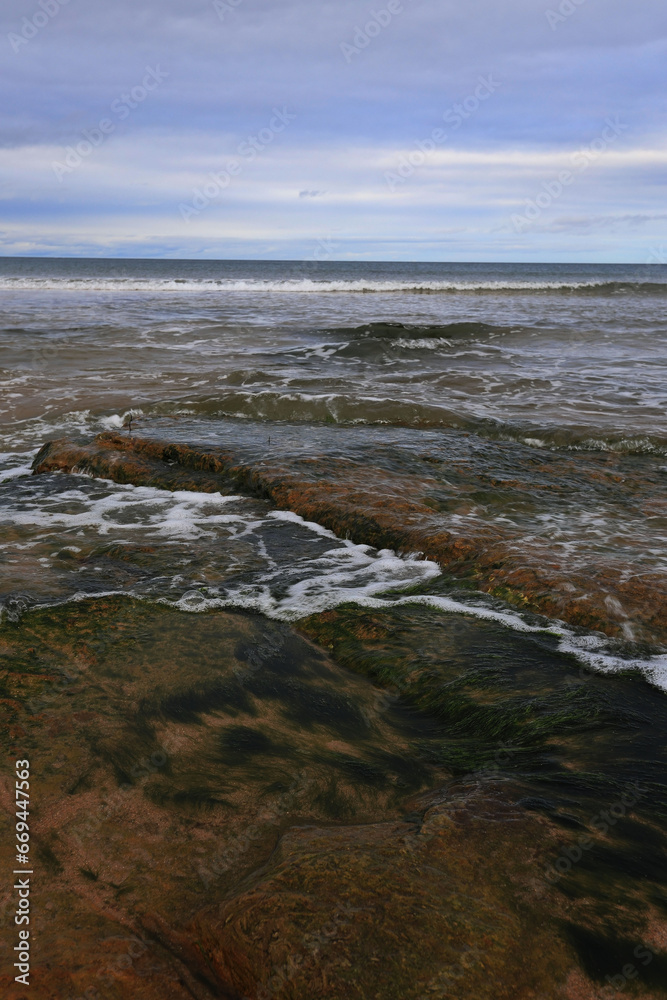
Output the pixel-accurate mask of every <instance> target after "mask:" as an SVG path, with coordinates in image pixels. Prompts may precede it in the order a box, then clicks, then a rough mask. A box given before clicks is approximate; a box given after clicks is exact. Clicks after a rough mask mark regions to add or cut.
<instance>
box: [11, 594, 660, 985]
mask: <svg viewBox="0 0 667 1000" xmlns="http://www.w3.org/2000/svg"><path fill="white" fill-rule="evenodd" d="M302 628H303V631H304V632H307V633H308V635H309V636H310V637H312V638H313V639H315V640H316V641H317V642H319V643H320V644H321V645H320V647H318V646H316V645H314V644H313V642H312V639H308V638H304V637H303V636H302V635H299V634H297V633H295V632H294V631H293V630H292V629H290V628H288V627H286V626H284V625H280V624H277V623H274V622H269V621H267V620H266V619H264V618H262V617H261V616H259V615H255V614H249V613H241V612H210V613H204V614H198V615H192V614H188V613H185V612H183V611H177V610H174V609H170V608H167V607H164V606H159V605H155V604H149V603H146V602H139V601H136V600H132V599H129V598H124V597H113V598H98V599H94V600H86V601H81V602H77V603H72V604H68V605H64V606H60V607H54V608H42V609H35V610H32V611H29V612H28V613H26V614H24V615H23V616H22V617H20V618H19V620H18V621H15V622H10V621H5V622H4V623H3V625H2V628H1V629H0V669H1V671H2V675H1V676H2V683H3V690H2V694H3V697H2V699H1V700H0V711H1V712H2V715H3V723H4V724H3V727H2V743H3V753H4V755H5V760H6V761H7V762H9V764H10V770H11V768H12V767H13V762H14V760H15V759H18V758H29V759H30V761H31V768H32V772H33V778H32V785H31V796H32V802H31V835H32V838H33V840H32V845H33V851H34V859H35V869H36V873H37V876H36V893H35V902H34V911H35V921H34V925H33V928H34V930H33V934H34V955H33V966H32V969H33V977H32V982H31V986H30V988H29V990H25V989H22V988H20V987H19V988H17V987H16V984H13V983H12V980H11V976H10V975H8V974H6V973H3V976H4V978H1V979H0V984H1V985H2V989H3V995H4V996H8V997H10V998H13V1000H18V998H19V997H21V998H22V997H34V998H36V1000H46V998H49V1000H52V998H57V1000H68V998H70V997H72V998H78V997H86V998H87V1000H121V998H127V997H133V998H140V1000H144V998H145V1000H165V998H166V1000H172V998H173V1000H181V998H186V997H188V998H190V997H196V998H201V1000H204V998H212V997H216V998H225V997H228V998H242V997H246V998H253V1000H255V998H256V1000H269V998H274V997H275V998H285V1000H288V998H289V1000H309V998H311V997H312V996H323V997H332V998H337V1000H338V998H340V1000H343V998H348V997H350V998H355V1000H356V998H358V1000H366V998H368V997H371V998H377V1000H399V998H400V1000H402V998H406V1000H424V998H432V997H436V998H437V997H441V998H447V1000H454V998H456V1000H480V998H483V1000H485V998H488V1000H504V998H507V1000H511V998H521V1000H524V998H525V1000H529V998H531V1000H533V998H536V997H539V998H545V1000H550V998H554V1000H556V998H562V1000H578V998H581V997H585V998H591V1000H592V998H599V997H606V996H609V995H610V994H609V992H608V991H607V993H605V989H607V987H608V985H609V983H608V981H609V980H613V981H615V982H617V983H618V981H619V977H623V979H624V981H626V978H627V977H626V973H627V971H628V969H629V967H630V965H633V967H635V966H636V970H635V971H636V972H637V976H635V977H631V980H630V979H627V982H630V981H632V988H633V989H634V990H637V991H638V993H639V994H640V995H642V996H644V997H655V998H659V997H665V996H667V991H666V990H665V988H664V984H665V982H667V979H665V969H666V968H667V958H666V953H667V921H666V916H667V894H666V888H667V864H666V862H665V857H666V856H665V852H664V845H665V840H664V834H663V833H662V831H661V824H662V820H663V819H664V817H665V815H666V813H667V791H666V786H667V782H666V781H665V770H666V768H667V762H666V761H665V753H664V738H663V733H664V731H665V729H664V727H665V726H667V717H666V713H667V708H666V706H667V702H665V699H664V698H663V697H662V696H661V695H660V694H659V693H657V692H655V691H654V690H652V689H651V688H649V687H648V686H646V685H643V684H641V683H633V682H631V681H629V680H628V679H623V678H620V679H618V680H613V679H610V680H607V679H603V680H600V679H596V678H584V679H582V678H581V677H579V676H578V672H577V671H576V670H575V667H574V665H573V664H572V663H571V662H570V661H568V660H567V658H565V657H562V656H560V655H558V654H557V653H555V652H554V651H553V650H550V649H549V646H548V639H546V638H544V637H542V638H540V639H535V640H534V639H530V638H525V637H517V636H516V635H514V634H512V633H510V632H508V631H506V630H505V631H503V630H502V629H500V628H499V627H497V626H491V625H488V624H484V623H480V622H475V621H474V620H471V619H470V620H469V619H465V618H464V619H460V618H459V617H458V616H456V617H455V618H454V617H449V616H444V615H440V614H438V613H437V612H434V611H432V610H430V609H429V610H424V609H415V608H407V607H405V606H404V607H402V608H399V609H393V610H392V611H387V612H382V613H376V612H373V613H370V612H368V611H364V610H363V609H359V608H347V609H346V608H343V609H340V610H339V611H337V612H331V613H328V614H326V615H318V616H313V617H312V618H310V619H309V620H308V621H306V622H303V623H302ZM322 647H324V648H322ZM325 649H326V651H325ZM349 667H351V668H352V670H350V669H348V668H349ZM353 671H354V672H353ZM377 684H381V685H382V687H378V686H376V685H377ZM607 684H608V685H609V687H608V688H607V687H603V685H607ZM648 719H650V720H651V721H650V722H648V721H647V720H648ZM632 782H635V783H639V787H638V788H637V789H636V794H635V798H634V800H633V802H632V804H628V805H624V806H623V807H622V809H623V814H622V817H617V815H616V814H617V813H618V812H619V807H618V803H619V802H621V801H622V799H621V797H620V796H622V795H623V794H626V799H625V801H626V803H628V802H629V801H630V800H629V799H628V798H627V795H628V794H629V793H628V789H629V788H630V786H631V784H632ZM4 787H5V794H6V799H5V802H6V805H8V803H9V786H7V785H5V786H4ZM605 810H606V811H610V812H611V818H613V819H614V822H613V823H612V822H611V819H610V823H609V824H607V829H606V831H605V832H602V828H601V827H600V825H599V823H598V824H597V826H596V824H595V822H594V820H596V819H599V817H600V816H601V815H602V812H603V811H605ZM614 810H616V812H614ZM8 811H9V810H8ZM585 837H586V838H589V839H590V842H591V844H590V846H586V847H583V846H578V845H580V844H581V842H582V838H585ZM11 846H12V845H11V842H10V838H9V837H5V838H3V839H2V848H1V849H0V854H1V855H2V859H3V867H4V869H5V870H6V871H10V870H11V869H12V857H11V853H10V852H11ZM577 852H578V854H577ZM572 859H574V860H572ZM2 906H3V909H2V913H3V919H4V924H5V928H6V929H7V930H8V929H9V927H10V924H11V917H12V899H11V893H6V894H5V896H4V897H3V900H2ZM9 936H10V937H11V934H10V935H9ZM7 940H8V938H7V936H5V941H7ZM6 953H7V952H6ZM639 955H641V956H643V957H638V956H639ZM628 956H629V957H628ZM647 956H648V959H647ZM623 969H626V973H624V972H623Z"/></svg>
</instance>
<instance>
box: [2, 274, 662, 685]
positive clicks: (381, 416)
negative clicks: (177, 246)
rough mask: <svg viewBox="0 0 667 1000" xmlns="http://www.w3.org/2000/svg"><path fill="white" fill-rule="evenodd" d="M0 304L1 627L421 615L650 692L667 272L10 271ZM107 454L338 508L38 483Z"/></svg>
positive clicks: (658, 575) (657, 587) (655, 662)
mask: <svg viewBox="0 0 667 1000" xmlns="http://www.w3.org/2000/svg"><path fill="white" fill-rule="evenodd" d="M0 292H1V295H2V299H1V306H0V308H1V310H2V326H1V329H0V380H1V384H2V394H1V397H0V508H1V516H2V526H3V527H2V540H1V542H0V599H1V600H2V603H3V608H4V613H5V615H6V616H8V617H9V619H11V620H18V619H19V618H20V617H21V616H22V615H23V614H25V613H27V611H28V610H29V609H31V608H34V607H35V606H36V605H41V604H58V603H62V602H68V601H72V600H80V599H81V598H84V597H90V596H95V595H101V594H118V593H121V594H134V595H136V596H139V597H141V598H142V599H144V600H147V601H150V602H158V603H165V602H166V603H170V604H173V605H174V606H178V607H181V608H186V609H187V610H190V611H193V612H197V611H205V610H207V609H211V608H216V607H218V608H219V607H234V608H238V607H241V608H247V609H251V610H254V611H259V612H260V613H262V614H264V615H266V616H267V617H269V618H273V619H279V620H284V621H297V620H299V619H300V618H303V617H304V616H306V615H309V614H313V613H315V612H321V611H324V610H326V609H328V608H334V607H338V606H340V605H342V604H349V603H352V604H354V603H357V604H358V605H361V606H365V607H386V606H388V604H390V603H392V602H393V603H394V604H396V603H400V602H412V603H419V602H421V603H423V604H429V605H430V606H432V607H438V608H440V609H441V610H442V611H443V612H444V613H446V614H447V615H457V614H461V615H468V616H469V615H474V616H477V617H478V618H480V619H485V620H492V621H495V622H498V623H500V624H502V625H503V626H504V627H507V628H508V629H510V630H514V631H515V632H517V633H522V634H525V633H527V632H536V633H540V634H545V635H549V636H551V637H552V639H553V642H554V643H556V644H557V645H558V646H559V648H560V649H561V650H562V651H564V652H566V653H567V654H568V655H571V656H574V657H575V658H578V661H579V662H581V663H582V664H583V665H585V666H586V668H587V669H593V670H597V671H601V672H610V671H611V672H618V671H628V670H629V671H635V672H636V671H640V672H641V674H642V675H643V676H644V678H646V679H647V680H649V681H650V682H651V683H652V684H654V685H657V686H659V687H662V688H665V689H666V690H667V655H666V654H665V649H666V648H667V647H666V642H667V620H666V618H665V607H666V603H665V598H666V597H667V586H666V582H667V504H666V501H665V499H664V486H665V477H666V476H667V419H666V404H667V370H666V369H667V361H666V359H667V351H666V348H667V318H666V316H665V302H666V301H667V267H664V266H661V265H633V266H630V265H561V264H539V265H537V264H536V265H525V264H520V265H519V264H516V265H514V264H435V263H433V264H424V263H417V264H408V263H372V262H368V263H366V262H360V263H342V262H329V261H320V260H315V259H313V260H310V261H303V262H290V261H285V262H282V261H263V262H260V261H192V260H183V261H180V260H168V261H155V260H81V259H76V260H75V259H72V260H70V259H32V258H4V259H2V260H0ZM103 432H107V433H116V434H118V435H122V436H124V437H125V438H127V439H128V440H135V439H139V440H144V441H155V440H159V441H169V442H172V443H173V442H183V443H185V442H187V443H188V444H190V445H192V446H197V447H198V448H200V449H202V448H203V449H204V450H205V449H206V448H208V449H220V448H226V449H228V450H230V449H231V451H232V452H233V453H234V455H235V456H236V460H238V461H239V462H243V463H245V464H246V466H248V467H250V466H252V467H253V468H254V469H255V470H259V471H258V473H257V474H258V475H260V476H261V475H265V474H266V470H267V468H268V466H271V469H272V470H273V471H272V476H273V479H272V483H274V485H275V483H276V482H278V480H279V479H280V476H284V477H286V478H289V477H290V476H291V477H292V478H291V480H290V482H296V481H297V480H298V476H302V480H298V481H303V482H304V483H306V482H307V483H308V484H309V486H308V489H309V490H311V492H312V490H314V489H315V488H316V487H317V488H320V487H321V488H322V489H323V488H324V487H323V486H322V484H323V483H325V482H326V485H327V489H329V490H331V491H332V492H331V500H330V505H329V506H330V508H332V509H331V510H329V508H327V510H329V513H328V514H327V515H326V517H325V516H324V515H322V516H320V514H319V513H318V514H317V516H311V515H310V514H309V511H311V510H314V509H315V508H314V507H312V505H311V507H307V505H305V500H303V496H305V492H304V491H305V487H304V489H303V490H300V489H297V488H294V489H293V490H292V495H293V496H294V497H295V498H296V499H294V501H285V502H284V503H276V501H275V497H273V494H272V495H271V496H269V495H268V494H266V495H259V494H258V493H257V492H256V493H255V495H250V494H249V493H247V491H244V490H243V489H237V490H231V491H230V492H228V493H226V494H224V493H223V492H218V493H214V494H212V493H210V492H209V493H206V492H198V491H197V490H189V491H188V490H178V489H177V490H175V491H171V492H169V491H165V490H163V489H159V488H156V487H155V486H151V485H146V483H143V482H141V483H133V482H132V481H131V480H129V479H127V477H126V481H122V477H120V479H121V481H112V478H113V477H112V476H111V474H110V475H109V476H108V477H105V476H97V477H94V476H91V475H90V473H89V471H86V470H85V469H82V470H79V471H77V469H78V466H77V467H76V468H74V470H73V469H72V468H68V469H67V470H66V471H65V472H64V473H63V472H59V473H56V472H53V471H48V470H47V471H46V472H44V473H43V474H41V475H32V463H33V460H34V457H35V455H36V453H37V452H38V450H39V449H40V448H41V447H42V445H44V443H45V442H47V441H52V440H55V439H61V438H67V439H68V440H69V441H70V442H71V443H73V444H75V445H81V446H84V445H85V444H86V443H87V442H90V441H91V440H92V439H93V438H94V436H95V435H98V434H100V433H103ZM262 470H264V471H262ZM276 470H277V471H276ZM294 477H297V478H296V479H295V478H294ZM318 484H319V487H318ZM272 488H273V487H272ZM276 488H277V487H276ZM274 492H275V490H274ZM272 497H273V499H272ZM313 502H314V501H313ZM318 502H320V501H318ZM336 504H338V505H339V508H340V509H341V510H342V509H343V506H344V507H345V510H346V511H347V510H351V505H355V506H354V516H353V514H351V513H350V514H349V517H348V515H347V514H346V515H345V517H347V520H345V518H344V517H343V516H342V515H340V516H339V514H338V513H337V510H336V509H334V508H336ZM380 508H381V511H380ZM320 509H321V510H324V507H322V505H321V503H320V507H318V508H317V510H318V511H319V510H320ZM378 512H380V513H378ZM380 515H381V516H380ZM337 518H338V520H337ZM373 518H374V519H375V520H373ZM378 518H379V520H378ZM382 518H384V520H382ZM364 519H365V520H364ZM371 520H372V522H373V524H374V525H375V527H374V528H371V527H368V525H369V524H370V523H371ZM339 523H340V525H341V527H340V529H338V524H339ZM378 524H381V526H382V530H381V531H380V529H378V528H377V525H378ZM376 529H377V530H376ZM387 539H389V542H390V543H391V544H387ZM392 539H398V541H396V542H394V541H392ZM383 540H384V541H383ZM462 553H463V555H462Z"/></svg>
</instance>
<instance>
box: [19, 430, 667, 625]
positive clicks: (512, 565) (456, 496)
mask: <svg viewBox="0 0 667 1000" xmlns="http://www.w3.org/2000/svg"><path fill="white" fill-rule="evenodd" d="M480 447H481V445H480ZM503 447H505V446H504V445H502V444H501V443H499V442H493V443H491V445H490V444H489V442H486V443H485V444H484V448H486V449H487V451H486V452H485V455H484V462H482V463H477V464H476V463H475V461H474V460H473V459H474V454H473V455H472V457H468V458H462V457H461V456H460V455H457V456H456V457H455V458H453V459H452V461H451V462H450V463H448V462H447V461H446V460H444V461H443V460H442V459H441V458H435V457H433V456H430V455H421V456H416V457H415V458H414V459H413V460H412V464H411V465H410V468H409V469H404V468H401V467H400V463H392V462H391V460H390V459H386V457H383V456H380V455H369V456H367V457H366V458H364V459H363V460H362V459H360V458H358V457H355V458H354V459H352V458H350V459H347V458H341V457H331V456H328V457H327V456H322V457H315V458H313V457H300V456H298V455H293V456H291V457H290V456H289V455H285V454H280V455H278V456H276V457H273V458H272V457H269V456H266V455H265V456H259V455H258V454H257V453H256V452H255V453H252V454H251V453H250V452H248V450H247V449H246V450H245V451H244V450H243V449H242V448H238V447H237V448H232V447H229V448H224V449H222V448H216V447H212V446H205V447H194V446H190V445H187V444H181V443H169V442H164V441H157V440H152V439H149V438H138V437H129V436H122V435H114V434H102V435H100V436H99V437H98V438H96V439H95V441H94V442H93V443H91V444H88V445H80V444H76V443H73V442H69V441H66V440H60V441H54V442H50V443H49V444H47V445H45V447H44V448H43V449H42V450H41V451H40V453H39V454H38V455H37V457H36V459H35V463H34V470H35V472H38V473H46V472H53V471H58V470H60V471H67V472H72V471H77V470H79V471H84V472H88V473H90V474H92V475H95V476H101V477H104V478H109V479H113V480H114V481H116V482H119V483H134V484H135V485H149V486H154V487H158V488H162V489H168V490H188V489H190V490H197V491H201V492H218V491H220V492H222V493H231V492H236V491H239V490H241V491H244V492H246V493H250V494H252V495H255V496H260V497H262V498H265V499H269V500H271V501H272V503H274V504H275V505H276V506H277V507H279V508H282V509H287V510H291V511H294V512H295V513H297V514H299V515H301V516H302V517H304V518H306V519H307V520H311V521H317V522H318V523H319V524H322V525H324V526H325V527H327V528H330V529H331V530H332V531H334V532H335V533H336V534H337V535H339V536H340V537H342V538H346V537H347V538H351V539H352V540H354V541H355V542H358V543H366V544H369V545H372V546H375V547H376V548H391V549H394V550H396V551H398V552H405V553H408V552H419V553H422V554H423V555H424V556H425V557H427V558H429V559H432V560H434V561H436V562H438V563H439V564H440V566H441V567H442V568H443V570H444V571H446V572H447V573H448V574H449V575H450V577H453V578H454V579H456V580H457V581H458V582H459V584H462V585H465V586H471V587H474V588H476V589H478V590H482V591H485V592H488V593H491V594H494V595H496V596H498V597H500V598H502V599H504V600H506V601H509V602H511V603H514V604H518V605H519V606H520V607H522V608H526V609H530V610H533V611H538V612H540V613H543V614H546V615H548V616H550V617H555V618H560V619H563V620H565V621H567V622H570V623H572V624H574V625H578V626H582V627H585V628H588V629H595V630H600V631H603V632H606V633H607V634H609V635H612V636H620V637H625V638H626V639H630V640H634V641H647V642H650V643H654V644H655V643H657V644H663V645H664V644H665V643H667V581H666V580H665V578H664V576H663V575H661V574H660V573H659V572H657V571H655V570H652V569H650V568H644V567H640V568H638V567H637V566H636V565H635V562H634V561H633V562H632V563H631V564H628V562H627V558H624V557H621V556H616V555H614V552H613V548H612V551H611V552H607V553H606V554H605V555H604V557H603V556H602V555H601V554H600V553H599V552H597V551H596V550H595V549H594V548H591V549H590V552H589V553H588V556H585V557H584V556H582V555H581V553H580V555H579V558H578V561H577V560H574V558H573V556H572V552H571V549H572V542H571V540H570V541H569V542H568V541H567V539H566V540H565V542H564V543H563V546H562V548H561V549H559V550H557V548H556V547H555V546H554V545H553V544H552V543H550V542H549V540H548V539H544V538H541V537H539V533H536V531H534V530H533V528H532V527H531V526H532V525H534V524H539V523H541V521H540V519H541V518H542V519H543V518H545V517H546V518H547V519H548V518H551V517H556V518H558V517H559V516H561V515H563V511H564V510H565V509H567V512H568V513H567V517H569V518H570V520H571V516H572V511H571V509H570V508H571V507H572V504H575V506H576V503H577V498H578V497H579V495H582V496H585V498H586V501H585V503H586V509H587V510H596V509H602V508H604V509H607V510H608V511H609V512H610V513H609V518H610V519H612V521H613V512H614V510H617V511H620V512H621V513H624V514H625V515H626V516H627V515H628V514H629V512H631V511H634V512H639V514H641V516H642V517H643V518H644V519H650V518H651V517H653V516H658V515H659V514H660V511H661V509H662V508H661V504H662V503H663V501H662V489H663V487H662V484H661V483H660V482H659V481H658V479H659V476H658V474H657V473H656V472H654V471H651V470H647V469H646V468H644V467H643V466H642V467H641V468H640V467H639V466H637V467H636V468H635V467H634V466H633V465H632V461H633V460H632V459H629V458H627V457H623V456H614V455H609V456H607V455H599V454H576V455H559V454H554V453H548V452H547V453H545V452H543V451H540V450H537V449H530V448H528V447H526V446H518V445H516V444H512V445H511V446H510V445H507V448H508V449H510V450H509V451H507V453H505V451H503ZM471 452H474V448H472V446H471ZM487 452H488V453H487ZM635 464H636V463H635ZM522 519H523V520H526V519H527V520H526V526H524V527H521V523H522ZM566 521H567V518H566ZM642 524H643V522H642ZM647 524H648V521H647ZM578 530H579V529H578ZM581 530H582V531H584V535H585V533H586V531H587V530H588V529H587V528H586V529H585V530H584V529H581ZM624 530H625V529H624ZM642 530H648V529H647V528H646V526H644V528H643V529H642ZM593 534H595V533H593ZM582 538H583V536H582ZM593 541H595V539H594V538H593V536H591V543H590V544H592V543H593ZM577 544H578V545H579V548H580V549H581V547H582V545H583V551H584V552H585V551H586V546H587V545H588V544H589V542H588V541H586V542H585V543H584V542H583V541H582V540H581V539H579V542H578V543H577ZM624 544H628V545H630V546H631V547H632V552H633V560H636V552H637V550H638V549H639V548H640V547H641V545H643V544H644V540H643V536H642V537H641V538H640V537H638V538H636V539H633V538H632V537H629V540H626V541H625V543H624Z"/></svg>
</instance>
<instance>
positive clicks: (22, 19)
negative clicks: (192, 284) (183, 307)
mask: <svg viewBox="0 0 667 1000" xmlns="http://www.w3.org/2000/svg"><path fill="white" fill-rule="evenodd" d="M0 22H1V24H0V26H1V29H2V35H3V39H2V44H3V45H4V58H3V59H2V64H1V69H0V73H1V74H2V83H3V87H4V93H5V100H4V102H3V107H2V109H0V120H1V134H2V141H1V143H0V158H1V168H0V198H1V205H2V214H1V217H0V241H1V244H2V248H1V249H0V254H2V255H13V254H16V255H26V254H27V255H56V256H71V255H85V256H130V257H161V256H167V257H195V258H197V257H208V258H228V257H240V258H287V259H291V258H301V257H306V256H312V255H313V254H317V253H318V248H320V247H321V248H323V249H322V253H323V254H326V255H327V256H328V257H333V258H338V259H360V260H363V259H374V260H397V259H398V260H459V261H461V260H463V261H465V260H517V261H524V260H535V261H566V260H572V261H628V262H644V261H648V260H649V259H663V260H667V199H666V198H665V195H666V194H667V189H666V187H667V186H666V178H667V171H666V168H667V123H666V122H667V119H666V114H665V112H666V103H667V102H666V98H665V94H666V93H667V79H666V76H667V5H665V3H664V0H634V2H632V3H629V2H628V0H553V2H552V0H505V2H499V0H465V2H464V0H457V2H454V0H377V3H375V4H373V3H372V2H365V0H335V2H334V0H67V2H63V0H5V2H4V4H3V5H2V12H1V13H0Z"/></svg>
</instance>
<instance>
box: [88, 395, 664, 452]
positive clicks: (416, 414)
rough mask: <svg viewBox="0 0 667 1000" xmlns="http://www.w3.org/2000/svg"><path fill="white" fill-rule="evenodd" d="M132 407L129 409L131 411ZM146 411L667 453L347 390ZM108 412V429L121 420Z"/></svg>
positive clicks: (213, 399) (174, 404)
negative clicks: (390, 428) (435, 431)
mask: <svg viewBox="0 0 667 1000" xmlns="http://www.w3.org/2000/svg"><path fill="white" fill-rule="evenodd" d="M128 412H129V411H128ZM146 415H147V417H150V416H156V417H181V418H182V417H195V418H197V417H204V418H208V419H230V418H231V419H240V420H253V421H259V422H268V423H270V422H278V423H304V424H308V423H312V424H334V425H339V426H356V425H362V426H363V425H366V426H369V427H374V426H393V427H413V428H415V429H421V430H430V429H452V430H461V431H466V432H468V433H473V434H477V435H478V436H479V437H482V438H486V439H487V440H492V441H515V442H516V443H517V444H523V445H527V446H528V447H531V448H539V449H546V450H553V451H575V452H579V451H581V452H584V451H597V452H609V453H614V454H624V455H654V456H656V457H666V456H667V436H665V435H660V434H633V433H631V432H627V431H626V432H622V431H620V432H608V433H605V432H604V431H603V430H601V429H600V428H599V427H590V426H589V427H587V426H585V425H580V426H576V427H575V426H572V427H540V426H535V425H527V424H524V425H519V424H514V425H513V424H510V423H508V422H504V421H500V420H494V419H492V418H490V417H487V418H479V417H474V416H470V415H468V414H466V413H465V412H461V411H459V412H456V411H455V410H452V409H449V408H447V407H445V406H440V405H436V404H428V403H421V402H416V401H415V402H412V401H408V400H405V399H396V398H391V397H382V396H379V395H378V396H371V395H367V396H362V395H359V394H355V395H348V394H346V393H339V392H322V393H318V394H314V393H312V392H299V391H291V392H285V391H280V390H275V389H265V390H261V391H248V392H246V391H242V390H236V391H233V392H228V393H225V394H220V395H216V396H206V397H203V398H199V399H192V398H190V399H188V400H187V401H178V400H175V401H170V402H168V403H158V404H155V405H154V406H151V407H147V408H146ZM116 419H118V420H121V419H125V418H116V417H111V418H104V426H105V429H107V428H110V427H112V426H114V427H115V426H118V425H117V424H115V423H110V422H109V421H115V420H116Z"/></svg>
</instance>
